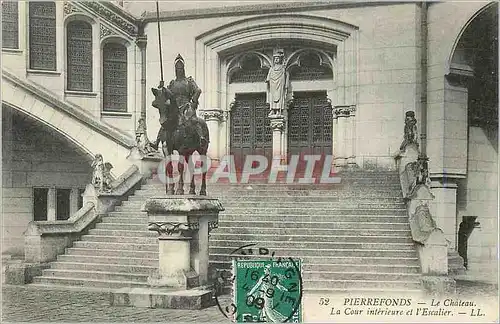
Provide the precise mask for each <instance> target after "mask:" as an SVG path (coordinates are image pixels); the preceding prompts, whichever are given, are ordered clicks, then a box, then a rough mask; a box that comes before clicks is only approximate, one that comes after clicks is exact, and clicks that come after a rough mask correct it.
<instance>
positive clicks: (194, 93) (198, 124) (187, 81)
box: [153, 54, 207, 149]
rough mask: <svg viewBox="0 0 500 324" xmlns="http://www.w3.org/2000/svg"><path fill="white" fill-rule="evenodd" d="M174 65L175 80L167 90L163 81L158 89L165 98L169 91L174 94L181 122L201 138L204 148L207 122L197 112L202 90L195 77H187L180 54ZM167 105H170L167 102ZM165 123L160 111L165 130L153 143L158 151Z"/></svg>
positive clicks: (161, 122)
mask: <svg viewBox="0 0 500 324" xmlns="http://www.w3.org/2000/svg"><path fill="white" fill-rule="evenodd" d="M174 63H175V79H174V80H172V81H170V84H169V85H168V86H167V88H165V87H164V83H163V81H161V82H160V85H159V86H158V89H159V90H161V91H162V92H163V94H164V96H165V97H167V96H168V95H167V94H166V90H167V89H168V90H169V91H170V92H171V93H172V96H173V98H175V100H176V104H177V107H178V108H179V110H180V115H181V118H180V120H179V122H183V123H185V124H186V125H187V126H189V127H191V128H193V129H194V130H195V131H196V132H197V134H198V136H199V138H200V145H201V146H203V145H204V142H206V141H207V138H206V136H205V134H204V126H203V124H205V120H203V119H201V118H199V117H197V115H196V110H197V109H198V104H199V102H198V99H199V98H200V95H201V89H200V88H199V87H198V85H197V84H196V82H195V81H194V79H193V77H191V76H189V77H186V72H185V69H184V66H185V63H184V59H183V58H182V56H181V55H180V54H179V55H177V58H176V59H175V61H174ZM167 104H170V103H169V102H167ZM165 121H166V116H165V115H162V113H161V111H160V124H161V125H162V128H163V129H160V131H159V132H158V136H157V138H156V141H155V142H154V143H153V147H154V148H156V149H158V144H159V143H160V141H161V139H160V135H161V134H162V132H164V128H165Z"/></svg>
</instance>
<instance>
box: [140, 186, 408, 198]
mask: <svg viewBox="0 0 500 324" xmlns="http://www.w3.org/2000/svg"><path fill="white" fill-rule="evenodd" d="M164 195H165V190H164V189H161V190H156V189H154V190H145V189H140V190H137V191H135V193H134V196H132V197H134V198H135V197H144V198H149V197H161V196H164ZM210 196H212V197H215V198H219V199H224V198H226V197H269V198H270V197H311V198H321V197H339V198H344V197H345V198H353V199H356V198H358V197H364V198H378V197H380V198H386V197H387V198H391V197H396V198H402V194H401V190H400V189H398V190H379V191H377V192H360V191H352V192H344V191H342V190H340V191H339V190H321V189H317V190H290V189H285V190H283V189H276V190H264V189H262V188H253V187H251V186H250V187H248V189H246V188H239V189H233V190H222V189H221V190H217V191H215V190H211V192H210ZM137 199H139V198H137Z"/></svg>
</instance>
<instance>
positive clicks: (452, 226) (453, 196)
mask: <svg viewBox="0 0 500 324" xmlns="http://www.w3.org/2000/svg"><path fill="white" fill-rule="evenodd" d="M431 189H432V193H433V194H434V197H435V199H434V201H433V204H432V214H433V215H434V218H435V220H436V226H437V227H438V228H441V229H442V231H443V233H444V234H445V237H446V239H447V240H448V241H449V242H450V244H449V246H448V247H449V249H450V250H456V249H457V232H458V226H457V183H456V182H455V181H452V180H450V179H445V178H438V179H432V183H431Z"/></svg>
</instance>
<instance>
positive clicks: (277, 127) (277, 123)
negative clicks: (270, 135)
mask: <svg viewBox="0 0 500 324" xmlns="http://www.w3.org/2000/svg"><path fill="white" fill-rule="evenodd" d="M271 128H272V129H273V131H280V132H282V131H283V130H284V129H285V118H284V117H283V116H272V117H271Z"/></svg>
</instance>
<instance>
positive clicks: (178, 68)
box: [174, 54, 186, 78]
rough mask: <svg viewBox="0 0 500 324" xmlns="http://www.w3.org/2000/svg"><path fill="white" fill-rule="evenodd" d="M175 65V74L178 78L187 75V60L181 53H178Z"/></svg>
mask: <svg viewBox="0 0 500 324" xmlns="http://www.w3.org/2000/svg"><path fill="white" fill-rule="evenodd" d="M174 66H175V76H176V77H177V78H183V77H185V76H186V71H185V70H184V66H185V62H184V59H183V58H182V56H181V54H177V57H176V58H175V60H174Z"/></svg>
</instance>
